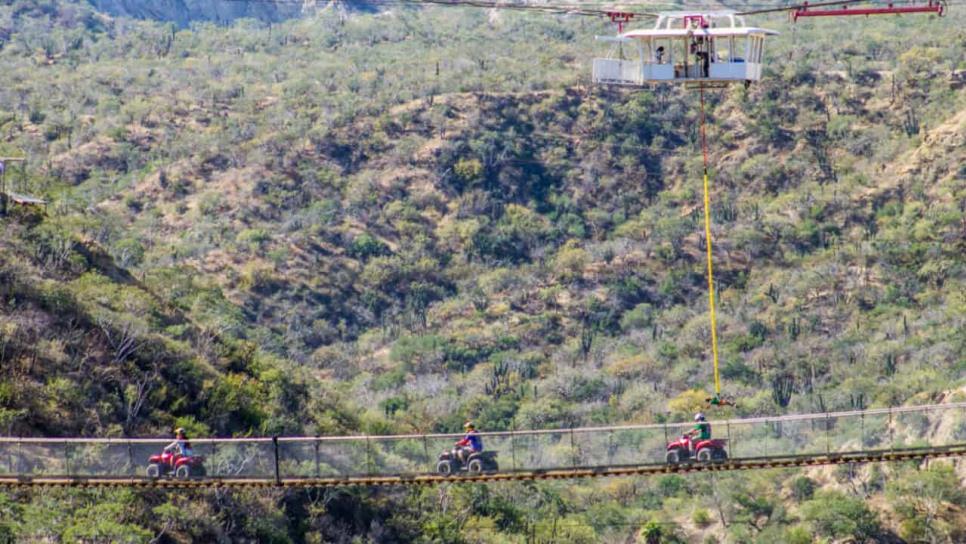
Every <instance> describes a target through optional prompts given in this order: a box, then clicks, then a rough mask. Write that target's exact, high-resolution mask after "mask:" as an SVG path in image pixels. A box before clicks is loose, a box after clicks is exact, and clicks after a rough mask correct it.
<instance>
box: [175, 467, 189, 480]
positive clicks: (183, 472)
mask: <svg viewBox="0 0 966 544" xmlns="http://www.w3.org/2000/svg"><path fill="white" fill-rule="evenodd" d="M174 475H175V477H176V478H178V479H179V480H187V479H188V478H190V477H191V466H190V465H181V466H180V467H178V469H177V470H175V471H174Z"/></svg>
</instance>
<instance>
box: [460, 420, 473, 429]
mask: <svg viewBox="0 0 966 544" xmlns="http://www.w3.org/2000/svg"><path fill="white" fill-rule="evenodd" d="M463 428H464V429H475V428H476V425H473V422H472V421H467V422H466V423H464V424H463Z"/></svg>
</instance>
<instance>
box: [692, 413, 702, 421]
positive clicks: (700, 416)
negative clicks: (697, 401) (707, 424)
mask: <svg viewBox="0 0 966 544" xmlns="http://www.w3.org/2000/svg"><path fill="white" fill-rule="evenodd" d="M694 420H695V421H704V412H698V413H697V414H695V415H694Z"/></svg>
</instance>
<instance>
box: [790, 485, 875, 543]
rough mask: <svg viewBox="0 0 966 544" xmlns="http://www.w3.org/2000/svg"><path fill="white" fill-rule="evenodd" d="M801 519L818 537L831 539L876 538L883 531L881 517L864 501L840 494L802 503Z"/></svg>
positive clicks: (834, 492)
mask: <svg viewBox="0 0 966 544" xmlns="http://www.w3.org/2000/svg"><path fill="white" fill-rule="evenodd" d="M802 517H803V518H804V519H805V520H806V521H808V522H810V523H811V524H812V527H813V528H814V529H815V532H816V534H818V535H820V536H825V537H829V538H835V539H841V538H850V537H851V538H855V539H858V540H860V541H861V540H866V539H874V538H876V537H877V536H878V535H879V534H880V531H881V527H880V525H879V518H878V516H877V515H876V514H875V512H873V511H872V510H870V509H869V507H868V506H867V505H866V504H865V502H864V501H862V500H861V499H858V498H855V497H850V496H848V495H846V494H844V493H841V492H838V491H828V492H822V493H819V494H818V495H816V497H815V498H814V499H812V500H809V501H807V502H805V503H804V504H802Z"/></svg>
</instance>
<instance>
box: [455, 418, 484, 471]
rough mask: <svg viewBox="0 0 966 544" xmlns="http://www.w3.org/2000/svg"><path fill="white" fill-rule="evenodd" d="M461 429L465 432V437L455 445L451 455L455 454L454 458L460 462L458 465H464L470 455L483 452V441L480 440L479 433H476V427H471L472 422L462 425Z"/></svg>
mask: <svg viewBox="0 0 966 544" xmlns="http://www.w3.org/2000/svg"><path fill="white" fill-rule="evenodd" d="M463 429H465V430H466V435H464V436H463V439H462V440H460V441H459V442H457V443H456V447H455V448H453V453H455V454H456V458H457V459H459V460H460V463H463V464H466V460H467V458H469V456H470V455H472V454H474V453H477V452H481V451H483V439H482V438H480V433H479V432H477V430H476V426H475V425H473V422H472V421H467V422H466V423H464V424H463Z"/></svg>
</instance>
